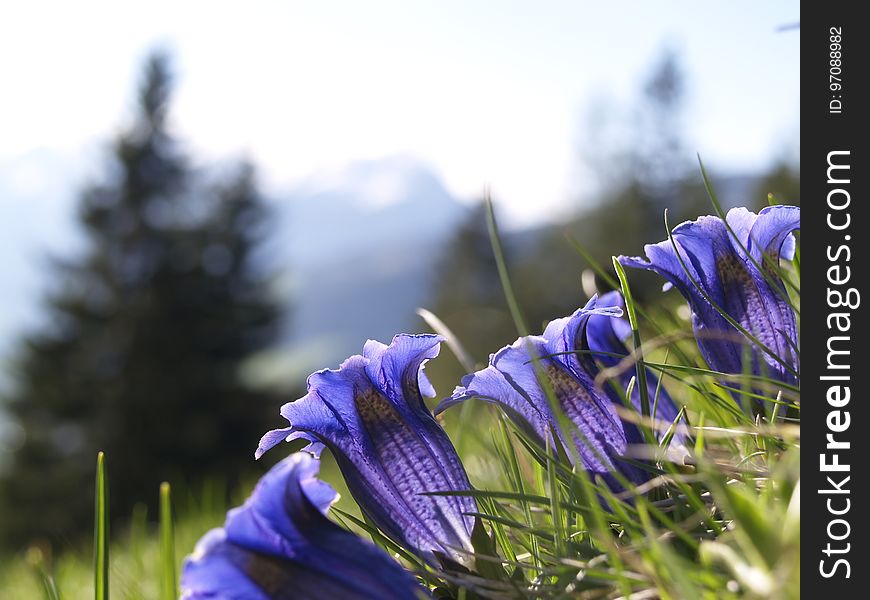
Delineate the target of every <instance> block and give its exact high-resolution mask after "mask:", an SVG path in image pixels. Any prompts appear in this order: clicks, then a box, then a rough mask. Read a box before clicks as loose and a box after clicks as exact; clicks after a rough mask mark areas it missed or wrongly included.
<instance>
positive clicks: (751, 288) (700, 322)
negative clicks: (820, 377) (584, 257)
mask: <svg viewBox="0 0 870 600" xmlns="http://www.w3.org/2000/svg"><path fill="white" fill-rule="evenodd" d="M725 218H726V220H727V223H728V226H730V228H731V230H732V231H733V232H734V235H732V234H731V232H729V231H728V227H726V225H725V222H723V220H722V219H720V218H719V217H714V216H705V217H700V218H699V219H697V220H696V221H690V222H686V223H682V224H680V225H678V226H677V227H675V228H674V230H673V235H672V237H673V244H672V243H671V241H670V240H665V241H663V242H659V243H658V244H648V245H647V246H646V247H645V248H644V250H645V252H646V256H647V259H648V260H645V259H643V258H640V257H627V256H620V257H619V262H620V263H622V264H623V265H625V266H627V267H636V268H641V269H648V270H650V271H654V272H656V273H658V274H659V275H661V276H663V277H664V278H665V279H667V283H666V284H665V287H666V288H667V287H670V286H673V287H675V288H676V289H677V290H678V291H679V292H680V293H681V294H682V295H683V297H685V298H686V300H687V301H688V302H689V307H690V308H691V310H692V325H693V328H694V331H695V337H696V339H697V341H698V347H699V348H700V350H701V354H702V355H703V357H704V359H705V360H706V361H707V364H708V365H709V366H710V368H712V369H714V370H717V371H720V372H723V373H731V374H738V373H742V372H744V369H743V363H744V360H743V358H744V354H745V349H746V347H747V344H748V346H749V349H750V357H751V361H752V362H751V365H750V367H751V368H750V371H751V372H752V373H753V374H755V375H767V376H769V377H772V378H774V379H776V380H779V381H782V382H785V383H789V384H793V383H796V381H797V375H796V373H797V371H798V356H797V352H796V351H795V348H797V340H798V337H797V323H796V320H795V314H794V311H793V310H792V308H791V306H790V305H789V303H788V301H787V294H786V289H785V285H784V284H783V282H782V280H781V279H780V277H779V275H778V274H777V272H776V270H775V269H774V268H773V267H772V266H771V263H773V264H778V262H779V259H780V258H785V259H791V258H793V257H794V251H795V239H794V236H793V235H792V232H793V231H795V230H797V229H800V208H798V207H796V206H769V207H767V208H764V209H762V210H761V212H760V213H758V214H757V215H756V214H755V213H753V212H750V211H748V210H746V209H745V208H734V209H731V210H730V211H728V214H727V215H726V217H725ZM674 245H676V247H677V248H678V249H679V251H680V258H681V259H682V263H683V264H681V263H680V260H679V259H678V258H677V254H676V252H675V251H674ZM765 257H767V258H765ZM683 265H685V268H684V267H683ZM687 271H688V273H687ZM699 288H700V289H699ZM717 309H718V310H717ZM720 310H721V311H722V312H724V313H726V314H728V315H729V316H730V317H731V318H732V319H733V320H734V321H735V322H737V323H739V324H740V326H741V327H742V328H743V329H744V330H746V331H747V332H749V333H750V334H751V335H752V336H754V337H755V338H756V339H757V340H758V341H759V342H761V344H763V345H764V346H765V347H766V348H767V349H768V350H769V351H770V352H767V351H765V350H764V349H763V348H761V347H759V346H758V345H757V344H755V343H754V342H752V341H751V340H750V339H749V338H748V337H747V336H746V335H745V334H744V333H742V332H741V331H740V330H739V329H738V328H736V327H734V325H732V324H731V323H729V322H728V320H727V319H725V318H724V317H723V316H722V314H720V312H719V311H720Z"/></svg>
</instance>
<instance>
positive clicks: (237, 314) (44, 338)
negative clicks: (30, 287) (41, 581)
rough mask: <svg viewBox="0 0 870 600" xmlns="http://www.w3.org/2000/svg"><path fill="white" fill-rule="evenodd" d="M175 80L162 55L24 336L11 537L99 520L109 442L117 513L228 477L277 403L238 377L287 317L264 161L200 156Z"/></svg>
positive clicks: (1, 494)
mask: <svg viewBox="0 0 870 600" xmlns="http://www.w3.org/2000/svg"><path fill="white" fill-rule="evenodd" d="M172 88H173V82H172V76H171V70H170V61H169V59H168V57H167V56H166V55H165V54H163V53H155V54H153V55H152V56H151V57H150V58H149V59H148V60H147V62H146V64H145V68H144V72H143V78H142V84H141V88H140V89H139V93H138V101H137V104H136V114H135V120H134V122H133V123H132V124H131V125H130V126H129V127H128V128H127V129H126V130H125V131H123V133H121V134H120V135H119V137H118V138H117V139H116V140H115V141H114V143H113V146H112V160H111V168H109V169H107V173H108V174H107V176H106V177H105V178H104V180H103V181H102V182H101V183H99V184H97V185H93V186H91V187H88V188H87V189H86V190H84V192H83V193H82V194H81V198H80V203H79V220H80V223H81V225H82V228H83V230H84V233H85V237H86V241H87V247H86V250H85V251H84V253H83V254H82V255H80V256H74V257H64V258H61V259H58V260H56V261H55V264H54V269H55V270H54V275H53V282H52V285H51V292H50V294H49V297H48V299H47V300H48V301H47V307H46V308H47V314H48V319H46V321H47V322H46V325H45V326H44V328H43V329H42V330H41V331H38V332H36V333H33V334H31V335H29V336H28V337H27V338H26V339H25V340H24V341H23V343H22V347H21V349H20V352H19V355H18V360H17V361H16V364H15V367H14V369H13V373H12V376H13V379H14V385H13V387H14V389H13V392H12V395H11V397H10V398H9V399H8V402H7V407H6V408H7V411H8V412H9V413H10V414H11V416H12V418H13V419H14V420H15V421H17V423H18V424H19V425H20V427H21V428H22V430H23V432H24V436H23V440H22V442H21V445H20V447H19V448H18V449H17V451H16V452H15V453H14V455H13V460H12V463H11V465H10V468H9V469H8V470H7V472H6V473H5V474H4V475H3V476H2V479H0V539H3V540H4V541H6V542H7V543H24V542H28V541H30V540H32V539H34V538H44V539H49V540H69V539H73V538H74V536H76V535H77V534H80V533H84V532H87V531H88V530H89V528H90V527H91V513H92V510H93V504H92V503H93V500H92V496H91V489H92V485H93V462H94V456H95V454H96V452H97V451H98V450H103V451H105V452H106V456H107V464H108V468H109V481H110V490H111V493H110V499H111V506H112V512H113V516H115V517H118V518H121V519H123V518H125V517H128V516H129V515H130V510H131V507H132V505H133V504H134V503H135V502H142V501H147V502H149V504H152V505H153V500H155V499H156V496H157V494H156V492H157V489H158V485H159V483H160V482H161V481H163V480H169V481H174V482H182V483H185V484H187V485H193V484H195V483H196V482H197V481H201V480H202V479H203V478H206V477H216V478H219V479H222V480H223V481H224V482H227V483H231V482H230V481H229V480H228V478H229V477H230V476H231V475H230V474H237V473H244V472H245V470H246V468H247V469H250V468H251V464H252V456H253V451H254V449H255V448H256V445H257V441H258V438H259V435H260V434H261V433H262V432H263V431H265V430H266V429H267V428H268V426H269V424H270V422H271V421H270V418H269V417H270V416H272V413H273V412H274V407H275V406H277V403H276V402H268V401H266V400H265V399H264V398H262V397H261V396H260V395H258V394H256V393H254V392H253V391H251V390H249V389H248V388H246V387H245V386H244V385H243V384H242V383H241V381H240V368H241V367H242V365H243V364H244V361H246V360H249V359H250V358H251V357H252V356H253V355H254V354H255V353H256V352H257V351H259V350H261V349H264V348H265V347H266V346H267V345H268V344H269V343H270V342H271V340H272V337H273V334H274V333H275V332H276V326H277V319H278V310H277V307H276V306H275V305H274V304H273V303H272V302H271V300H270V299H269V294H268V289H267V284H268V281H267V278H266V277H265V274H264V273H263V272H262V269H260V268H259V267H258V261H257V257H256V256H255V253H256V249H257V245H258V242H259V240H260V238H262V236H263V235H264V233H265V226H266V225H267V220H268V215H267V211H266V207H265V205H264V203H263V200H262V198H261V196H260V194H259V192H258V190H257V183H256V175H255V172H254V169H253V168H252V167H251V166H250V165H247V164H240V165H235V164H234V165H231V166H230V167H226V166H225V167H224V168H223V169H221V171H222V175H221V176H217V177H215V176H209V175H208V173H207V172H205V171H204V170H201V169H194V168H192V166H191V160H190V159H189V158H188V157H187V156H186V155H185V153H184V152H183V151H182V147H181V145H180V144H179V143H178V142H177V141H176V140H175V139H174V138H173V136H172V135H171V130H170V126H169V123H168V114H169V109H170V99H171V92H172ZM152 514H153V513H152Z"/></svg>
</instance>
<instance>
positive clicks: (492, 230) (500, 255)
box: [485, 192, 529, 337]
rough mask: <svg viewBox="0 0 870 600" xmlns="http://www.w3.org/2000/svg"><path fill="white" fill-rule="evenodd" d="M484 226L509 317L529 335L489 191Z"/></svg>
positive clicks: (525, 334)
mask: <svg viewBox="0 0 870 600" xmlns="http://www.w3.org/2000/svg"><path fill="white" fill-rule="evenodd" d="M485 202H486V226H487V228H488V229H489V241H490V243H491V244H492V252H493V254H495V264H496V267H497V268H498V278H499V279H500V280H501V286H502V289H503V290H504V296H505V299H506V300H507V303H508V308H509V309H510V313H511V317H512V318H513V320H514V326H515V327H516V328H517V332H518V333H519V334H520V337H525V336H527V335H529V328H528V327H526V321H525V319H524V318H523V315H522V312H521V311H520V305H519V303H518V302H517V297H516V295H515V294H514V289H513V286H512V285H511V281H510V277H509V276H508V270H507V262H506V261H505V258H504V250H503V249H502V247H501V239H500V238H499V235H498V225H497V224H496V222H495V211H494V210H493V208H492V198H490V196H489V192H487V194H486V200H485Z"/></svg>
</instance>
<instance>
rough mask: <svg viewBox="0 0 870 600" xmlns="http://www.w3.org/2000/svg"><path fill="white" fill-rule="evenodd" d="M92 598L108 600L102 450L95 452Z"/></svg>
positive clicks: (106, 505)
mask: <svg viewBox="0 0 870 600" xmlns="http://www.w3.org/2000/svg"><path fill="white" fill-rule="evenodd" d="M94 598H95V600H109V487H108V482H107V480H106V456H105V454H103V453H102V452H99V453H97V477H96V485H95V493H94Z"/></svg>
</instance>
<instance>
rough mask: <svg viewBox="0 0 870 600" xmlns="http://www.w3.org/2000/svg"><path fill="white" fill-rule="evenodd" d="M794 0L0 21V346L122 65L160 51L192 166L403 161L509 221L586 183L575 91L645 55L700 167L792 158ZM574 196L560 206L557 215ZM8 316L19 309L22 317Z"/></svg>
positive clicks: (34, 288) (109, 128) (325, 5)
mask: <svg viewBox="0 0 870 600" xmlns="http://www.w3.org/2000/svg"><path fill="white" fill-rule="evenodd" d="M798 20H799V3H798V2H796V1H767V2H757V1H748V0H741V1H735V0H731V1H719V2H698V1H676V0H656V1H640V0H637V1H632V2H629V1H611V2H591V1H587V2H581V1H556V0H550V1H547V0H540V1H536V2H528V1H527V2H518V1H500V2H480V1H471V0H464V1H454V0H440V1H425V2H424V1H419V2H417V1H409V0H404V1H391V0H369V1H366V2H353V1H349V0H348V1H330V0H317V1H290V0H284V1H277V0H276V1H254V0H252V1H249V2H234V3H228V2H218V1H211V2H199V1H178V0H171V1H170V0H152V1H149V2H119V1H117V0H112V1H110V0H81V1H78V2H47V1H39V0H31V1H28V2H19V3H14V4H13V3H7V4H6V5H5V6H4V8H3V9H2V11H0V81H2V82H3V94H2V104H0V108H2V110H0V251H2V253H3V257H2V259H0V267H2V270H3V276H4V281H5V283H4V286H3V290H2V293H3V294H4V296H5V298H4V300H5V302H3V303H2V304H0V306H4V307H8V306H14V307H17V308H15V309H14V310H13V309H9V310H3V311H2V312H3V314H2V315H0V348H2V347H3V345H4V344H5V343H7V342H8V341H9V336H10V333H11V332H12V331H17V330H18V329H19V328H20V324H21V321H22V319H24V318H25V317H26V316H27V315H28V314H30V315H32V314H33V311H34V307H33V305H34V302H35V300H36V299H37V298H38V297H39V293H40V290H42V289H44V283H45V282H44V281H42V280H41V279H40V278H41V276H42V273H43V272H42V271H41V269H40V266H39V256H40V255H41V254H42V253H43V252H44V251H45V250H47V249H51V250H53V251H55V252H61V253H63V252H65V251H68V250H67V248H68V246H69V244H70V243H71V240H72V239H73V237H72V233H71V232H72V231H74V228H73V218H72V216H73V214H74V200H75V194H74V192H75V189H74V188H75V186H74V185H70V182H71V181H74V182H80V181H84V180H86V179H87V178H88V177H90V176H93V175H96V174H98V173H100V169H101V167H102V164H103V163H102V162H101V161H100V158H101V154H100V153H101V151H103V150H104V149H105V142H106V140H107V139H108V138H110V136H112V134H113V133H114V132H116V131H117V130H118V128H119V127H120V126H121V125H123V123H124V122H125V120H126V119H127V118H129V113H130V109H131V105H132V102H131V99H132V96H133V88H134V84H135V82H136V80H137V78H138V73H139V64H140V61H141V59H142V58H143V57H144V56H145V55H146V54H147V52H148V50H149V49H150V48H152V47H154V46H155V45H157V44H162V45H166V46H168V47H169V48H171V49H172V50H173V51H174V52H175V55H176V59H177V65H176V66H177V72H178V83H179V86H178V94H177V102H176V104H175V111H174V114H173V123H174V126H175V128H176V129H177V131H178V133H179V134H181V135H182V136H183V137H184V139H185V140H187V141H188V142H189V143H190V145H191V147H192V148H191V149H192V150H193V151H194V152H195V153H196V155H197V156H198V157H200V158H202V159H210V158H214V157H223V156H226V155H227V154H231V153H236V152H240V151H244V152H247V153H249V155H250V156H251V157H252V158H253V159H254V160H255V161H256V162H257V163H258V165H259V166H260V167H261V170H262V174H263V176H264V178H265V181H266V183H267V186H268V187H267V191H269V192H271V193H272V194H273V195H274V196H275V197H278V198H280V197H281V191H282V190H286V189H288V188H289V187H291V186H293V185H294V183H295V182H298V181H299V180H300V179H303V178H305V177H307V176H309V175H310V174H311V173H312V172H316V171H323V170H328V169H330V168H333V167H337V166H340V165H342V164H344V163H347V162H351V161H355V160H360V159H372V158H378V157H381V156H384V155H392V154H396V153H407V154H411V155H414V156H416V157H419V158H420V159H422V160H424V161H427V162H428V163H430V164H431V165H433V167H434V168H435V169H436V170H437V172H438V173H440V175H441V176H442V177H443V179H444V181H445V183H446V185H447V187H448V189H450V191H451V192H453V193H454V194H455V195H457V196H460V197H462V198H472V197H474V196H476V195H478V194H479V193H480V191H481V190H482V189H483V188H484V186H486V185H489V186H491V188H492V189H493V191H494V194H495V195H496V198H497V199H498V201H499V203H500V208H501V209H502V211H503V214H504V216H505V218H506V222H507V223H508V224H509V225H511V226H514V227H517V226H523V225H527V224H531V223H536V222H540V221H542V220H546V219H553V218H555V217H557V216H558V215H559V214H560V213H561V212H563V211H565V210H566V209H567V207H570V206H572V204H571V202H572V200H573V201H574V202H575V203H576V200H577V197H578V196H582V194H583V192H584V191H588V189H589V185H588V181H587V179H585V178H586V177H588V176H589V173H586V172H583V171H582V170H581V169H579V168H578V164H579V160H580V159H579V153H580V152H581V150H582V151H585V152H591V151H594V149H591V148H588V147H584V146H583V140H584V131H583V124H584V120H585V115H586V114H587V111H588V108H589V104H590V101H591V99H597V101H599V102H600V101H601V100H602V99H606V100H609V101H612V102H613V104H614V106H624V105H625V104H626V103H628V102H630V101H631V99H632V98H634V97H635V96H636V94H637V91H638V89H639V87H640V85H641V78H642V77H643V76H644V75H645V73H646V71H647V69H648V68H649V66H650V65H651V63H652V62H653V61H654V60H655V58H656V57H657V56H658V55H659V53H660V51H661V49H662V47H663V46H664V45H665V44H670V45H671V46H672V47H674V48H676V49H677V50H678V51H679V53H680V56H681V58H682V60H683V63H684V65H685V67H686V72H687V75H688V77H689V81H690V84H691V88H690V90H689V98H688V114H687V121H686V125H687V132H686V133H687V137H688V140H689V146H690V149H691V150H694V151H698V152H700V153H701V154H702V155H703V156H704V158H705V161H706V163H707V164H708V166H709V167H710V168H711V169H713V170H716V171H719V172H722V171H725V172H728V171H731V172H745V171H760V170H762V169H764V168H765V167H767V166H768V165H769V164H770V162H771V161H772V160H773V159H774V158H776V157H778V156H783V155H795V154H796V148H795V145H796V144H797V140H798V132H799V130H798V117H799V81H800V78H799V35H800V31H799V30H794V29H793V30H790V31H786V32H778V31H777V29H778V28H779V27H781V26H783V25H789V24H793V23H795V22H797V21H798ZM574 205H575V206H576V204H574ZM24 307H29V308H24Z"/></svg>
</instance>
